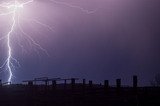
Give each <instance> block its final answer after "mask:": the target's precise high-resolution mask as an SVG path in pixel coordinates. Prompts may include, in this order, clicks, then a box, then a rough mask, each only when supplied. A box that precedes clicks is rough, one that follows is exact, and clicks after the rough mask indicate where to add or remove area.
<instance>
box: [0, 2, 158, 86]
mask: <svg viewBox="0 0 160 106" xmlns="http://www.w3.org/2000/svg"><path fill="white" fill-rule="evenodd" d="M57 1H58V0H57ZM59 1H63V2H65V3H70V4H72V5H76V6H80V7H82V8H84V9H86V10H89V11H92V10H96V11H95V12H94V13H92V14H87V13H85V12H83V11H81V10H80V9H78V8H73V7H69V6H67V5H63V4H57V3H54V2H50V1H48V0H36V2H34V3H32V4H30V5H27V6H26V7H24V8H23V10H22V11H20V13H21V15H20V17H21V18H20V24H21V26H22V28H23V30H24V31H25V32H26V33H27V34H29V35H30V36H31V37H32V38H33V39H34V40H35V41H36V42H37V43H39V44H40V45H41V46H42V47H43V48H45V49H46V50H47V52H48V54H49V56H47V55H46V54H45V53H44V52H43V51H41V50H39V49H38V48H36V47H35V46H31V45H29V42H28V41H27V40H26V39H25V38H24V37H23V35H22V33H20V32H19V30H18V28H15V32H14V34H13V35H12V48H13V55H14V57H15V58H16V59H17V60H18V61H19V63H20V66H19V67H16V70H15V71H14V77H13V82H14V83H19V82H21V81H22V80H26V79H33V78H35V77H43V76H47V77H50V78H52V77H61V78H71V77H78V78H81V79H82V78H86V79H87V80H93V81H94V82H96V83H100V82H102V81H103V80H105V79H108V80H110V81H111V84H115V79H116V78H122V84H125V85H127V84H128V85H130V84H131V82H132V76H133V75H137V76H138V78H139V84H140V85H149V84H150V81H151V80H152V79H153V78H154V76H155V74H157V73H159V72H160V65H159V64H160V42H159V41H160V29H159V28H160V0H59ZM33 18H34V19H37V20H40V21H41V22H43V23H45V24H47V25H49V26H52V27H53V28H54V31H50V30H48V29H47V28H44V27H43V26H39V25H38V24H37V23H34V22H32V21H31V20H29V19H33ZM0 19H1V21H0V31H1V32H0V33H1V34H0V36H3V35H4V34H6V31H7V30H8V28H9V26H8V25H9V24H8V23H9V22H10V17H8V18H6V17H5V18H4V17H1V18H0ZM17 42H19V43H20V44H21V45H23V46H24V48H23V49H22V47H20V46H19V43H17ZM35 48H36V49H37V51H38V52H39V53H37V51H36V50H35ZM6 50H7V49H6V45H5V41H3V42H2V41H0V63H1V64H2V63H3V62H4V59H5V58H6V55H7V54H6ZM16 66H17V65H16ZM0 77H1V78H2V79H4V80H5V79H6V77H7V72H2V73H1V75H0Z"/></svg>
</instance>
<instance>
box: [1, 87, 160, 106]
mask: <svg viewBox="0 0 160 106" xmlns="http://www.w3.org/2000/svg"><path fill="white" fill-rule="evenodd" d="M0 106H160V88H158V87H141V88H137V89H133V88H132V87H121V88H119V89H117V88H116V87H109V88H104V86H102V85H93V86H92V87H91V86H90V87H89V85H86V86H83V85H82V84H76V85H75V86H74V87H71V86H70V84H67V85H64V84H58V85H57V86H56V87H53V86H52V85H48V86H45V85H32V86H28V85H21V84H20V85H18V84H17V85H7V86H1V88H0Z"/></svg>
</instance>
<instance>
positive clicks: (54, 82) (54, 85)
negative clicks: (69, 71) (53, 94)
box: [52, 80, 57, 89]
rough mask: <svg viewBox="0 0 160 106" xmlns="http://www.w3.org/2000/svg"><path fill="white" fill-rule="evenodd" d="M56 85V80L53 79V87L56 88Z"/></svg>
mask: <svg viewBox="0 0 160 106" xmlns="http://www.w3.org/2000/svg"><path fill="white" fill-rule="evenodd" d="M56 85H57V82H56V80H53V81H52V89H56Z"/></svg>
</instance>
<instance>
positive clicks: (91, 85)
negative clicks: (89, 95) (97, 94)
mask: <svg viewBox="0 0 160 106" xmlns="http://www.w3.org/2000/svg"><path fill="white" fill-rule="evenodd" d="M89 87H90V88H92V87H93V83H92V81H91V80H89Z"/></svg>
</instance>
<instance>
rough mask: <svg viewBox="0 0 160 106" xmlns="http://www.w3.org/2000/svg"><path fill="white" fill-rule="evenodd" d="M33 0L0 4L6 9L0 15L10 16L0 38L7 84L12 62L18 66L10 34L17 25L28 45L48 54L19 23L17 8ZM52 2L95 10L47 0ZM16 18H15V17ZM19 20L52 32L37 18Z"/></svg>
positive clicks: (50, 28) (11, 76)
mask: <svg viewBox="0 0 160 106" xmlns="http://www.w3.org/2000/svg"><path fill="white" fill-rule="evenodd" d="M34 1H35V0H28V1H25V2H24V0H23V1H21V2H19V1H18V0H11V1H9V2H3V3H1V4H0V8H3V9H6V10H7V12H6V11H5V12H3V11H0V16H8V15H9V16H11V25H10V30H9V31H8V33H7V34H6V36H3V37H1V38H0V41H1V40H4V39H7V53H8V55H7V59H6V60H5V61H4V63H3V64H2V65H1V66H0V69H3V68H5V69H4V70H3V71H8V73H9V77H8V79H7V82H8V84H10V83H11V81H12V78H13V70H15V65H14V63H17V64H18V65H19V66H20V64H19V62H18V60H16V59H15V58H14V57H13V53H12V44H11V36H13V33H14V31H15V30H14V29H15V27H16V26H18V29H19V31H20V32H21V33H22V34H21V36H22V35H24V36H23V37H25V38H26V39H27V41H28V42H29V44H30V46H32V45H34V47H36V49H35V51H36V52H37V53H38V51H37V49H39V50H41V51H43V52H44V53H45V54H46V55H48V56H49V53H48V52H47V50H45V49H44V48H43V47H41V45H40V44H38V43H37V42H36V41H35V40H34V39H33V38H32V37H31V36H30V35H29V34H27V33H26V32H25V31H24V30H23V28H22V27H21V24H20V15H19V13H18V10H19V9H22V8H23V7H25V5H28V4H30V3H33V2H34ZM48 1H50V2H52V3H55V4H59V5H65V6H68V7H70V8H75V9H79V10H81V11H82V12H85V13H87V14H91V13H94V12H95V11H97V9H95V10H87V9H84V8H82V7H80V6H76V5H72V4H69V3H66V2H62V1H58V0H48ZM16 18H17V19H16ZM21 20H27V21H30V22H34V23H36V24H38V25H40V26H43V27H45V28H47V29H48V30H49V31H52V32H54V29H53V27H51V26H49V25H47V24H45V23H42V22H41V21H39V20H37V19H25V18H24V17H23V18H22V19H21ZM19 45H20V47H22V48H23V45H21V44H20V43H19Z"/></svg>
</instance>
